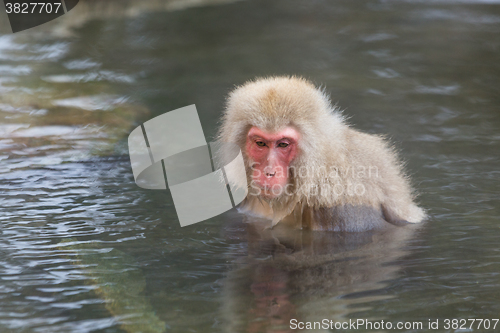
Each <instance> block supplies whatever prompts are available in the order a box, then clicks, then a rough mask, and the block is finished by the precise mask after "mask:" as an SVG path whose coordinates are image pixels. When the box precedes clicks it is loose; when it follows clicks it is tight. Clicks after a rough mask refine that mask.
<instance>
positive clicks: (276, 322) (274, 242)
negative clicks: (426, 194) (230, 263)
mask: <svg viewBox="0 0 500 333" xmlns="http://www.w3.org/2000/svg"><path fill="white" fill-rule="evenodd" d="M247 219H248V220H247V221H246V222H249V223H246V224H245V226H244V227H243V228H245V229H246V231H245V232H243V231H242V232H241V233H242V234H244V235H239V236H240V237H247V238H248V253H245V254H244V255H241V256H240V257H239V258H238V259H237V260H236V264H235V267H234V268H233V269H232V270H231V271H230V272H229V273H228V275H227V278H226V280H225V285H224V306H223V311H224V314H223V317H224V319H225V325H224V328H225V331H227V332H251V333H255V332H276V333H277V332H293V331H296V329H295V330H294V329H291V327H290V320H292V319H295V320H297V322H321V321H322V320H323V319H328V320H332V321H333V322H336V321H340V322H342V321H345V320H348V319H349V317H346V316H347V315H348V314H350V313H353V312H357V311H361V310H363V308H361V306H358V307H354V306H353V305H354V304H356V303H368V302H370V301H374V300H378V299H382V298H385V297H389V296H381V295H380V293H379V295H378V296H377V293H376V290H377V289H381V288H383V287H384V286H385V284H384V281H386V280H390V279H394V278H396V277H397V276H398V270H399V267H398V265H397V264H395V263H394V261H395V260H397V259H399V258H401V257H402V256H403V255H405V254H406V253H407V252H405V244H406V242H407V241H408V240H409V239H411V237H412V235H414V233H415V231H416V229H417V226H415V225H408V226H404V227H396V226H390V227H389V228H388V229H387V230H384V231H369V232H362V233H338V232H317V231H305V230H291V229H287V228H282V227H280V225H279V224H278V225H277V226H276V227H275V228H273V229H265V228H264V223H265V222H263V221H260V220H258V219H255V218H251V217H248V218H247ZM374 291H375V292H374ZM370 294H371V296H370ZM365 309H366V307H365ZM380 319H383V318H380ZM292 327H295V326H292ZM322 331H324V332H328V331H329V330H327V329H323V330H322V329H318V327H316V329H315V330H314V332H322Z"/></svg>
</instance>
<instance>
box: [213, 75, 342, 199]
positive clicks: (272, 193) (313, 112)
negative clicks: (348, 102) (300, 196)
mask: <svg viewBox="0 0 500 333" xmlns="http://www.w3.org/2000/svg"><path fill="white" fill-rule="evenodd" d="M222 121H223V123H222V127H221V129H220V132H219V139H221V140H222V141H224V142H232V143H236V144H237V145H238V146H239V147H240V149H241V150H242V152H243V157H244V159H245V163H246V168H247V181H248V184H250V191H249V193H250V194H254V195H258V196H261V197H262V198H264V199H266V200H279V199H281V198H283V196H291V195H296V194H297V189H299V187H300V186H302V185H304V184H307V183H308V182H311V181H312V180H311V179H312V178H311V177H310V176H309V175H308V174H307V172H306V174H301V175H300V176H299V174H298V173H299V172H301V169H303V168H306V169H307V168H308V169H314V168H316V167H320V166H321V165H324V164H325V163H326V161H325V158H328V157H329V158H332V157H333V156H332V154H333V155H335V153H332V151H331V148H332V147H334V148H335V149H334V150H337V151H341V150H342V140H341V137H342V131H343V129H344V127H345V125H344V124H343V120H342V116H341V115H340V113H339V112H336V110H335V108H334V107H332V106H331V103H330V100H329V98H328V96H327V95H326V94H325V93H324V92H323V91H321V90H319V89H318V88H316V87H315V86H314V85H313V84H312V83H310V82H309V81H307V80H305V79H302V78H297V77H271V78H264V79H257V80H255V81H251V82H248V83H246V84H244V85H243V86H240V87H237V88H236V89H235V90H233V91H232V92H231V93H230V94H229V97H228V100H227V106H226V110H225V113H224V116H223V119H222ZM332 129H333V130H332ZM301 173H302V172H301ZM255 190H257V191H255Z"/></svg>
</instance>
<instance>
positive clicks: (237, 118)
mask: <svg viewBox="0 0 500 333" xmlns="http://www.w3.org/2000/svg"><path fill="white" fill-rule="evenodd" d="M252 126H256V127H258V128H260V129H262V130H264V131H266V132H270V133H272V132H278V131H280V130H282V129H284V128H285V127H287V126H292V127H294V128H296V129H297V130H298V131H299V133H300V134H301V140H300V142H299V146H298V147H299V153H298V155H297V157H296V158H295V159H294V161H292V163H291V164H290V167H291V176H290V180H289V181H290V183H291V184H292V185H291V186H293V187H292V188H293V191H292V192H293V194H292V195H281V196H279V197H277V198H274V199H271V200H265V199H263V198H260V197H258V196H252V195H249V196H248V197H247V199H246V200H245V202H244V203H243V205H242V208H243V209H244V210H247V211H249V212H253V213H254V214H257V215H260V216H264V217H267V218H270V219H272V220H273V225H275V224H276V223H278V222H280V221H281V223H283V224H286V223H288V224H291V225H294V226H296V227H299V228H301V227H305V228H310V229H313V230H343V231H362V230H368V229H374V228H378V227H381V226H383V225H384V224H387V223H385V222H386V221H387V222H390V223H392V224H404V223H408V222H409V223H417V222H421V221H422V220H423V219H424V218H425V213H424V211H423V210H422V209H421V208H419V207H418V206H416V205H415V204H414V202H413V200H414V195H413V193H412V189H411V187H410V185H409V180H408V178H407V177H406V176H405V174H404V172H403V171H402V165H401V163H400V161H399V160H398V158H397V155H396V153H395V151H394V149H393V148H391V147H390V146H389V145H388V144H387V142H386V141H385V140H384V139H383V138H382V137H380V136H376V135H371V134H366V133H362V132H360V131H357V130H355V129H353V128H351V127H349V126H348V125H347V124H346V123H345V121H344V119H343V117H342V115H341V114H340V112H339V111H338V109H337V108H335V107H332V105H331V103H330V100H329V97H328V96H327V95H326V94H325V93H324V92H323V91H321V90H319V89H317V88H316V87H315V86H314V85H313V84H312V83H310V82H309V81H307V80H305V79H303V78H297V77H271V78H264V79H257V80H255V81H251V82H248V83H246V84H244V85H243V86H240V87H238V88H236V89H235V90H233V91H232V92H231V93H230V95H229V98H228V101H227V107H226V110H225V113H224V116H223V118H222V126H221V129H220V132H219V139H221V140H222V141H224V142H232V143H236V144H238V145H239V147H240V148H241V150H242V151H243V156H244V159H245V162H246V165H247V175H249V174H250V173H249V170H250V168H251V162H252V161H251V160H250V159H249V158H248V156H247V155H246V154H245V149H244V147H245V140H246V135H247V133H248V131H249V129H250V128H251V127H252ZM301 167H302V169H301ZM323 169H325V171H324V172H323V171H321V170H323ZM299 170H312V172H303V173H302V174H300V175H299ZM332 170H335V171H334V172H332ZM361 170H365V172H364V173H363V172H361ZM247 181H248V183H249V184H251V179H250V178H248V179H247ZM356 186H358V187H356ZM359 186H362V188H363V189H364V190H363V191H361V190H359V189H361V187H359ZM348 188H351V189H353V188H357V189H358V191H354V192H353V191H351V192H350V193H347V192H348V191H347V190H346V189H348ZM339 189H344V190H343V191H339ZM361 192H362V193H361Z"/></svg>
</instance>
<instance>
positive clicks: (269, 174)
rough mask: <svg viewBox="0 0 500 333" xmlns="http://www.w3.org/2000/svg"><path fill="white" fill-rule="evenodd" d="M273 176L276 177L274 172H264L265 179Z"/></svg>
mask: <svg viewBox="0 0 500 333" xmlns="http://www.w3.org/2000/svg"><path fill="white" fill-rule="evenodd" d="M275 175H276V171H274V172H273V173H270V172H266V176H267V177H274V176H275Z"/></svg>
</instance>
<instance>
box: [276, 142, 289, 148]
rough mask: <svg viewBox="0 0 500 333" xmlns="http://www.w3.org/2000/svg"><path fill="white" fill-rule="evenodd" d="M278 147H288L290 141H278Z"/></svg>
mask: <svg viewBox="0 0 500 333" xmlns="http://www.w3.org/2000/svg"><path fill="white" fill-rule="evenodd" d="M278 147H280V148H286V147H288V143H286V142H280V143H278Z"/></svg>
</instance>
